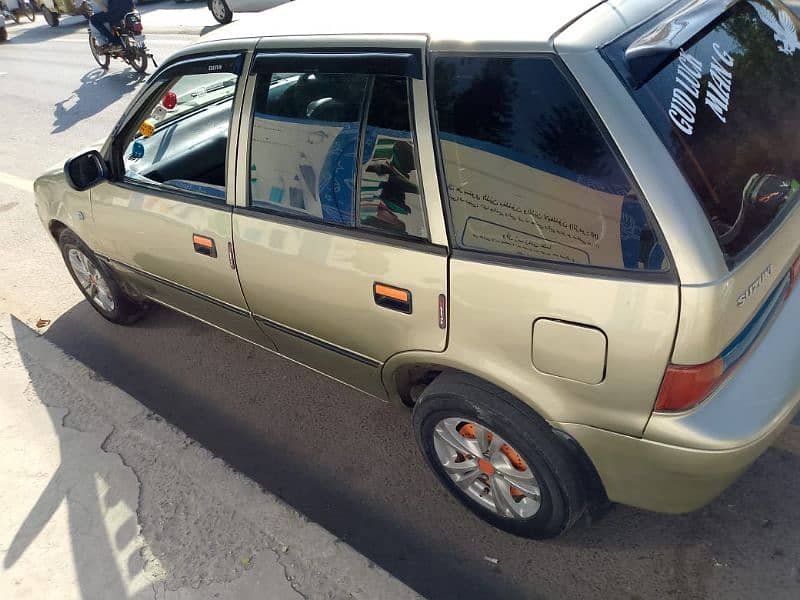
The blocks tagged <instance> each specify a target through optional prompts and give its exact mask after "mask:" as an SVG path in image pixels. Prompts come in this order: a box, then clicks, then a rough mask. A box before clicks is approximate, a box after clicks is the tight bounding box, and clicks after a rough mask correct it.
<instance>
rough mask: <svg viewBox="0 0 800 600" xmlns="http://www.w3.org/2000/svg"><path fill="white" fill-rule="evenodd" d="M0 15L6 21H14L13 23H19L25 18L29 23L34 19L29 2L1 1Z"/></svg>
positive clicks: (34, 14) (19, 0)
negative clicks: (0, 12) (0, 13)
mask: <svg viewBox="0 0 800 600" xmlns="http://www.w3.org/2000/svg"><path fill="white" fill-rule="evenodd" d="M0 8H2V14H3V16H4V17H5V18H6V19H14V22H15V23H19V22H20V21H21V20H22V17H27V18H28V20H29V21H33V20H35V19H36V11H35V10H34V8H33V4H31V3H30V0H3V1H2V2H0Z"/></svg>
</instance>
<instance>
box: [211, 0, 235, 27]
mask: <svg viewBox="0 0 800 600" xmlns="http://www.w3.org/2000/svg"><path fill="white" fill-rule="evenodd" d="M208 9H209V10H210V11H211V14H212V15H214V18H215V19H216V20H217V21H219V22H220V23H222V24H223V25H224V24H226V23H230V22H231V21H232V20H233V11H232V10H231V9H230V8H228V3H227V2H225V0H209V1H208Z"/></svg>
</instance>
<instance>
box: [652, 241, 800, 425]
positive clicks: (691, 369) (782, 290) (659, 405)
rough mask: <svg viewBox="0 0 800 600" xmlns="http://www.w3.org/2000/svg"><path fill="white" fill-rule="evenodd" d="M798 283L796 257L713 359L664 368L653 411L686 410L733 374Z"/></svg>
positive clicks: (798, 274) (799, 262)
mask: <svg viewBox="0 0 800 600" xmlns="http://www.w3.org/2000/svg"><path fill="white" fill-rule="evenodd" d="M798 281H800V257H798V258H797V260H795V262H794V264H793V265H792V268H791V269H790V270H789V273H788V274H787V275H786V277H784V278H783V281H781V283H780V284H779V285H778V287H777V288H776V289H775V290H774V291H773V292H772V293H771V294H770V296H769V298H767V300H766V301H765V302H764V304H763V305H762V306H761V308H760V309H759V310H758V312H756V314H755V316H754V317H753V318H752V319H751V321H750V323H748V324H747V326H746V327H745V328H744V329H743V330H742V331H741V333H739V335H737V336H736V338H735V339H734V340H733V341H732V342H731V343H730V344H729V345H728V347H727V348H725V350H723V351H722V353H721V354H720V355H719V356H718V357H717V358H715V359H714V360H712V361H710V362H707V363H705V364H702V365H690V366H684V365H672V364H671V365H668V366H667V370H666V372H665V373H664V379H663V380H662V381H661V388H660V389H659V390H658V397H657V398H656V405H655V410H657V411H664V412H674V411H682V410H689V409H690V408H692V407H694V406H696V405H697V404H699V403H700V402H702V401H703V400H705V399H706V398H708V397H709V396H710V395H711V393H712V392H713V391H714V390H716V389H717V388H718V387H719V386H720V385H722V383H723V382H724V381H725V379H726V378H727V377H729V376H730V374H731V373H732V372H733V370H734V368H735V367H736V365H737V364H738V363H739V361H740V360H741V359H742V357H743V356H744V355H745V354H747V352H748V351H749V350H750V348H751V347H752V345H753V341H754V340H755V339H756V338H757V337H758V336H759V334H760V333H761V331H762V330H763V328H764V325H765V324H766V323H767V321H768V320H769V318H770V317H771V316H772V315H773V314H774V312H775V311H776V310H777V309H778V307H779V306H780V305H782V304H783V301H784V300H786V299H787V298H788V297H789V293H790V292H791V290H792V287H793V286H794V285H795V284H796V283H797V282H798Z"/></svg>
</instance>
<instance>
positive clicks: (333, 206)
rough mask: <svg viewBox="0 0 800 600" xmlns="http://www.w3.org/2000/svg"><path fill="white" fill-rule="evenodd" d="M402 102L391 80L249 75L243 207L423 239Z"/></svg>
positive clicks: (400, 83)
mask: <svg viewBox="0 0 800 600" xmlns="http://www.w3.org/2000/svg"><path fill="white" fill-rule="evenodd" d="M409 97H410V94H409V83H408V79H407V78H405V77H400V76H389V75H376V76H372V75H361V74H352V73H349V74H348V73H261V74H259V75H258V79H257V80H256V86H255V98H254V107H253V125H252V133H251V144H250V172H249V175H250V204H249V205H250V207H252V208H256V209H263V210H268V211H277V212H279V213H283V214H286V215H290V216H297V217H302V218H306V219H312V220H316V221H322V222H324V223H332V224H336V225H342V226H346V227H358V228H362V229H366V230H375V231H379V232H382V233H388V234H392V235H402V236H412V237H417V238H426V237H427V226H426V222H425V214H424V207H423V204H422V197H421V195H420V191H419V185H418V182H417V173H418V168H417V162H418V161H417V153H416V142H415V138H414V133H413V127H412V116H411V104H410V102H409ZM359 161H360V163H359Z"/></svg>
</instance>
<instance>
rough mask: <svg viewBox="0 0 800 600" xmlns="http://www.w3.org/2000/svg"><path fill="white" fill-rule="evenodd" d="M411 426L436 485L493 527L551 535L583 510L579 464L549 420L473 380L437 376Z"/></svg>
mask: <svg viewBox="0 0 800 600" xmlns="http://www.w3.org/2000/svg"><path fill="white" fill-rule="evenodd" d="M414 429H415V432H416V436H417V444H418V445H419V448H420V450H421V451H422V453H423V455H424V456H425V459H426V460H427V462H428V464H429V465H430V467H431V468H432V469H433V471H434V473H435V474H436V476H437V477H438V478H439V480H440V481H441V482H442V484H444V486H445V487H446V488H447V489H448V490H449V491H450V492H451V493H452V494H453V495H454V496H455V497H456V498H458V499H459V500H460V501H461V502H462V503H463V504H464V505H465V506H466V507H467V508H469V509H470V510H472V511H473V512H474V513H476V514H477V515H478V516H479V517H481V518H482V519H483V520H485V521H487V522H488V523H490V524H492V525H494V526H495V527H497V528H499V529H503V530H505V531H508V532H510V533H513V534H515V535H519V536H522V537H528V538H551V537H556V536H558V535H561V534H562V533H564V532H565V531H567V530H568V529H569V528H570V527H571V526H572V525H573V524H574V523H575V522H576V521H577V520H578V519H579V518H580V517H581V516H582V515H583V514H584V512H585V510H586V508H587V502H586V494H585V490H584V485H583V481H582V478H581V470H580V465H579V464H578V463H577V461H576V459H575V457H574V456H573V455H572V453H571V452H570V450H569V449H568V448H567V447H566V445H565V444H564V443H563V442H562V441H561V440H559V439H558V438H557V437H556V435H555V434H554V433H553V431H552V430H551V428H550V426H549V425H548V424H547V422H546V421H545V420H544V419H542V418H541V417H539V415H537V414H536V413H534V412H533V411H532V410H531V409H529V408H528V407H527V406H525V405H523V404H521V403H520V402H519V401H518V400H517V399H516V398H514V397H512V396H511V395H510V394H508V393H506V392H504V391H502V390H500V389H498V388H496V387H494V386H492V385H490V384H488V383H486V382H485V381H483V380H481V379H478V378H477V377H474V376H471V375H467V374H464V373H451V372H445V373H443V374H441V375H439V377H437V378H436V380H434V382H433V383H431V384H430V385H429V386H428V387H427V388H426V389H425V391H424V392H423V393H422V395H421V396H420V398H419V400H418V402H417V404H416V406H415V407H414Z"/></svg>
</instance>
